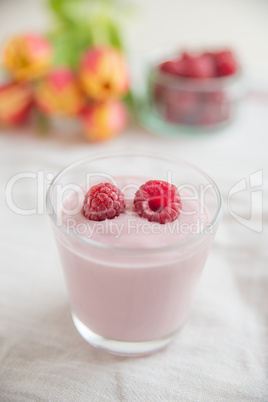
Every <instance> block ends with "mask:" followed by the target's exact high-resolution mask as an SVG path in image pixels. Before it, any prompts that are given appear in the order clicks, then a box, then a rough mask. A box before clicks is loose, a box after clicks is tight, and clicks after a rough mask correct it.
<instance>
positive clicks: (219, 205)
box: [46, 151, 223, 254]
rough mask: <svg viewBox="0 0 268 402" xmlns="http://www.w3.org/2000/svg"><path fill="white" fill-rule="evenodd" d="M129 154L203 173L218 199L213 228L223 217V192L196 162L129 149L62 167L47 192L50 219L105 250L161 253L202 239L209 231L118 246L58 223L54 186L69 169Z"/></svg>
mask: <svg viewBox="0 0 268 402" xmlns="http://www.w3.org/2000/svg"><path fill="white" fill-rule="evenodd" d="M128 156H130V157H131V156H136V157H147V158H153V159H156V158H157V159H161V160H164V161H167V162H173V163H182V164H184V165H186V166H187V167H189V168H191V169H193V170H194V171H196V172H198V173H199V174H201V175H202V176H203V177H204V178H205V179H206V180H208V182H209V183H210V184H211V185H212V187H213V190H214V193H215V195H216V200H217V207H216V212H215V213H214V215H213V217H212V218H210V222H209V223H210V225H211V227H212V229H214V228H215V227H216V226H217V224H218V223H219V221H220V219H221V217H222V212H223V199H222V194H221V192H220V189H219V187H218V186H217V184H216V183H215V181H214V180H213V179H212V178H211V177H210V176H209V175H208V174H207V173H205V172H204V171H203V170H202V169H199V168H198V167H196V166H195V165H194V164H192V163H190V162H187V161H185V160H183V159H181V158H176V157H172V156H166V155H164V154H159V153H155V152H146V151H128V152H106V153H99V154H97V155H95V156H91V155H89V156H85V157H83V158H80V159H78V160H76V161H74V162H73V163H71V164H69V165H68V166H66V167H65V168H63V169H61V170H60V171H59V173H58V174H57V175H56V176H55V177H54V179H53V180H52V181H51V183H50V185H49V187H48V190H47V194H46V207H47V211H52V213H48V215H49V217H50V219H51V220H52V221H53V223H54V224H55V226H56V227H57V228H58V229H60V230H61V231H63V232H65V233H66V234H68V235H69V236H73V237H75V238H77V239H79V240H81V241H82V242H83V243H86V244H89V245H91V246H94V247H96V248H100V249H103V250H109V251H114V252H122V253H132V254H135V253H139V254H147V253H155V252H157V253H159V252H165V251H169V250H173V249H178V248H180V247H182V246H184V245H185V244H190V243H192V242H194V241H195V240H197V239H201V238H202V237H205V236H206V235H207V233H205V232H204V230H202V231H200V232H197V233H195V234H194V235H193V236H191V237H189V238H187V239H184V240H182V241H179V242H175V243H172V244H170V245H166V246H162V247H157V248H156V247H146V248H141V247H118V246H114V245H109V244H105V243H101V242H98V241H95V240H92V239H88V238H86V237H84V236H82V235H79V234H77V233H75V232H74V231H72V230H71V231H70V230H68V228H67V226H66V225H65V224H64V223H63V222H61V226H57V225H56V221H57V213H56V211H55V208H54V205H53V201H52V192H53V188H54V186H55V184H56V182H57V181H58V180H59V179H60V178H61V177H62V176H63V175H64V174H65V173H67V172H68V171H70V170H72V169H73V168H75V167H78V166H80V165H83V164H84V163H85V162H94V161H98V160H101V159H106V158H114V157H128Z"/></svg>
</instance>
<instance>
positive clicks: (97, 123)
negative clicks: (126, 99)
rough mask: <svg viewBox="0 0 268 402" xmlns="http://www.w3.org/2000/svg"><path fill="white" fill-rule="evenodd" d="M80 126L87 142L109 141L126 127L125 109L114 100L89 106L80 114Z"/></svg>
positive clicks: (120, 103)
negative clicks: (81, 125)
mask: <svg viewBox="0 0 268 402" xmlns="http://www.w3.org/2000/svg"><path fill="white" fill-rule="evenodd" d="M82 124H83V128H84V135H85V137H86V138H87V139H88V140H91V141H102V140H108V139H111V138H113V137H115V136H116V135H117V134H119V133H120V132H121V131H122V130H123V129H124V128H125V127H126V124H127V111H126V107H125V105H124V103H122V102H120V101H115V100H112V101H108V102H100V103H95V104H91V105H89V106H87V108H86V109H85V111H84V112H83V114H82Z"/></svg>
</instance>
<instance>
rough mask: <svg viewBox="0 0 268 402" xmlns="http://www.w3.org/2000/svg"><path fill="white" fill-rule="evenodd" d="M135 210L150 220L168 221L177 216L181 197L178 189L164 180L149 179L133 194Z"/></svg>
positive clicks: (179, 210)
mask: <svg viewBox="0 0 268 402" xmlns="http://www.w3.org/2000/svg"><path fill="white" fill-rule="evenodd" d="M134 206H135V210H136V212H137V213H138V214H139V215H140V216H142V217H143V218H147V219H148V221H150V222H158V223H162V224H164V223H168V222H172V221H174V220H175V219H177V218H178V216H179V214H180V212H181V199H180V195H179V192H178V189H177V187H176V186H174V185H173V184H169V183H167V182H165V181H160V180H150V181H147V182H146V183H145V184H143V185H142V186H141V187H140V188H139V189H138V191H137V192H136V194H135V198H134Z"/></svg>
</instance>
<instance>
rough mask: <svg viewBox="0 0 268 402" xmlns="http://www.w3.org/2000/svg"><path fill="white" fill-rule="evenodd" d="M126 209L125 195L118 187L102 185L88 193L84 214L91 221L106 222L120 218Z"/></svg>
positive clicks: (108, 184) (107, 184)
mask: <svg viewBox="0 0 268 402" xmlns="http://www.w3.org/2000/svg"><path fill="white" fill-rule="evenodd" d="M125 207H126V204H125V201H124V195H123V194H122V192H121V191H120V190H119V188H118V187H116V186H114V185H113V184H111V183H100V184H97V185H95V186H93V187H91V188H90V189H89V191H88V192H87V193H86V196H85V200H84V204H83V207H82V214H83V215H84V216H85V217H86V218H87V219H89V220H91V221H104V220H105V219H113V218H115V217H116V216H119V215H120V214H122V213H123V212H124V210H125Z"/></svg>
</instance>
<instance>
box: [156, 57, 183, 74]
mask: <svg viewBox="0 0 268 402" xmlns="http://www.w3.org/2000/svg"><path fill="white" fill-rule="evenodd" d="M159 68H160V70H161V71H164V72H165V73H168V74H172V75H179V76H180V75H183V68H184V66H183V64H182V62H181V61H180V60H168V61H165V62H164V63H162V64H161V65H160V67H159Z"/></svg>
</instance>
